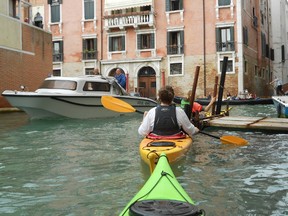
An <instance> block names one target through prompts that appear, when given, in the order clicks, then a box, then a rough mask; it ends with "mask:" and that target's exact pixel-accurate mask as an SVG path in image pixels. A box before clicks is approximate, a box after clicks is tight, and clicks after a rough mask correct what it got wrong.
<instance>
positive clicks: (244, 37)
mask: <svg viewBox="0 0 288 216" xmlns="http://www.w3.org/2000/svg"><path fill="white" fill-rule="evenodd" d="M248 38H249V37H248V28H247V27H246V26H245V27H243V44H245V45H248Z"/></svg>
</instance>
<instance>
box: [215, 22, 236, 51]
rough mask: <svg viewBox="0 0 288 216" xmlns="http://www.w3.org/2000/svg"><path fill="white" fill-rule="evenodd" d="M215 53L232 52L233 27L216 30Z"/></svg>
mask: <svg viewBox="0 0 288 216" xmlns="http://www.w3.org/2000/svg"><path fill="white" fill-rule="evenodd" d="M216 50H217V52H223V51H234V50H235V46H234V27H233V26H231V27H223V28H216Z"/></svg>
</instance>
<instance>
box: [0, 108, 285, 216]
mask: <svg viewBox="0 0 288 216" xmlns="http://www.w3.org/2000/svg"><path fill="white" fill-rule="evenodd" d="M231 115H232V116H233V115H238V116H239V115H241V116H269V117H276V111H275V110H274V107H273V105H257V106H238V107H234V108H233V109H232V111H231ZM141 120H142V116H141V115H138V116H137V115H136V116H132V117H125V116H121V117H118V118H110V119H98V120H73V119H57V120H55V119H54V120H29V119H28V117H27V116H26V114H25V113H22V112H12V113H0V215H13V216H14V215H29V216H30V215H41V216H43V215H67V216H74V215H75V216H76V215H81V216H82V215H84V216H86V215H97V216H114V215H119V213H120V212H121V210H122V209H123V208H124V206H125V205H126V204H127V202H128V201H129V200H130V199H131V198H132V197H133V196H134V195H135V194H136V192H137V191H138V190H139V189H140V188H141V187H142V186H143V184H144V183H145V181H146V180H147V179H148V177H149V168H148V166H147V165H145V164H144V163H143V162H142V161H141V160H140V156H139V154H138V144H139V142H140V141H141V137H140V136H139V135H138V134H137V128H138V126H139V123H140V122H141ZM207 131H208V132H209V133H211V134H214V135H217V136H222V135H236V136H240V137H242V138H244V139H247V140H248V141H249V145H248V146H244V147H235V146H232V145H223V144H221V143H220V142H219V140H218V139H214V138H211V137H208V136H205V135H202V134H197V135H195V136H194V142H193V146H192V148H191V149H190V150H189V152H188V153H187V155H186V157H185V158H184V159H183V160H181V161H179V162H177V163H175V164H173V165H172V169H173V171H174V173H175V175H176V177H177V179H178V180H179V182H180V183H181V185H182V186H183V188H184V189H185V190H186V192H187V193H188V194H189V195H190V196H191V198H192V199H193V200H195V202H196V204H197V206H198V207H199V208H201V209H204V210H205V212H206V215H216V216H218V215H219V216H220V215H221V216H223V215H224V216H225V215H251V216H252V215H255V216H256V215H275V216H276V215H277V216H278V215H288V134H281V133H277V134H274V133H264V132H255V131H243V130H225V129H219V128H217V129H216V128H208V129H207Z"/></svg>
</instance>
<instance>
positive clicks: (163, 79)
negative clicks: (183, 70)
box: [161, 69, 165, 87]
mask: <svg viewBox="0 0 288 216" xmlns="http://www.w3.org/2000/svg"><path fill="white" fill-rule="evenodd" d="M161 76H162V87H163V86H165V70H164V69H162V71H161Z"/></svg>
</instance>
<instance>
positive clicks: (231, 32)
mask: <svg viewBox="0 0 288 216" xmlns="http://www.w3.org/2000/svg"><path fill="white" fill-rule="evenodd" d="M230 35H231V41H230V43H231V51H233V50H235V41H234V26H231V27H230Z"/></svg>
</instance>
